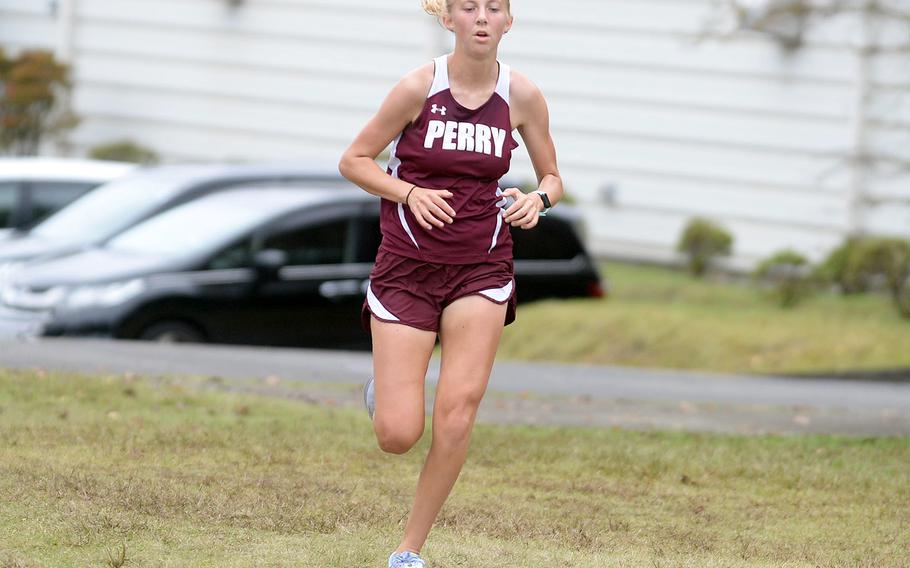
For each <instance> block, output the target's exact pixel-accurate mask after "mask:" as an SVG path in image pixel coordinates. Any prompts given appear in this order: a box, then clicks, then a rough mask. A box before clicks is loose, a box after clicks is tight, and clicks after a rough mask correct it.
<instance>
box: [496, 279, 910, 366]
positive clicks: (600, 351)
mask: <svg viewBox="0 0 910 568" xmlns="http://www.w3.org/2000/svg"><path fill="white" fill-rule="evenodd" d="M602 274H604V275H605V277H606V279H607V282H608V283H609V287H610V297H609V298H608V299H605V300H569V301H544V302H538V303H534V304H530V305H526V306H524V305H523V306H520V307H519V314H518V319H517V321H516V322H515V323H514V324H512V325H510V326H508V327H506V330H505V332H504V334H503V340H502V346H501V348H500V351H499V358H500V359H524V360H556V361H566V362H581V363H596V364H614V365H632V366H642V367H669V368H678V369H699V370H706V371H721V372H754V373H788V372H793V373H812V372H826V371H834V372H836V371H846V370H856V369H864V370H876V369H889V368H895V367H904V368H907V367H910V349H908V348H907V346H908V345H910V320H906V319H901V318H900V317H899V316H898V314H897V312H896V310H895V309H894V308H893V307H892V306H891V304H890V299H888V298H886V297H884V296H876V295H868V296H853V297H844V296H840V295H836V294H821V295H818V296H816V297H814V298H811V299H809V300H807V301H806V302H805V303H803V304H800V305H798V306H797V307H796V308H795V309H792V310H783V309H781V308H779V307H777V306H776V305H775V304H774V303H773V302H772V301H771V300H769V299H767V298H766V297H764V296H763V295H762V293H761V292H760V291H759V290H758V289H756V288H754V287H752V286H750V285H747V284H741V283H739V284H738V283H735V282H721V281H717V280H713V281H697V280H695V279H693V278H691V277H689V276H688V275H686V274H685V273H682V272H678V271H674V270H670V269H666V268H659V267H648V266H635V265H630V264H622V263H612V262H611V263H606V264H604V265H603V271H602ZM518 293H519V294H520V293H521V290H519V291H518Z"/></svg>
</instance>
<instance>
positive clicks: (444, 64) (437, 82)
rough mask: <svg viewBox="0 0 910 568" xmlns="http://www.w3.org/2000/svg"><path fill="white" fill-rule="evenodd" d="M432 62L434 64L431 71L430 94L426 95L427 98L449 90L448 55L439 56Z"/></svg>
mask: <svg viewBox="0 0 910 568" xmlns="http://www.w3.org/2000/svg"><path fill="white" fill-rule="evenodd" d="M433 61H434V62H435V63H436V65H435V67H434V71H433V86H431V87H430V94H428V95H427V98H430V97H432V96H433V95H435V94H437V93H441V92H443V91H445V90H446V89H448V88H449V54H448V53H447V54H445V55H440V56H439V57H437V58H436V59H434V60H433Z"/></svg>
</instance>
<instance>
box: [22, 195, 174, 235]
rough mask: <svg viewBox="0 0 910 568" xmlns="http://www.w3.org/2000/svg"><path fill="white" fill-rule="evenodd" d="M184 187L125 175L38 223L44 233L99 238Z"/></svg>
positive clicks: (36, 231) (35, 231)
mask: <svg viewBox="0 0 910 568" xmlns="http://www.w3.org/2000/svg"><path fill="white" fill-rule="evenodd" d="M179 190H180V187H179V185H178V184H176V183H173V182H171V183H168V182H167V181H166V180H156V181H151V180H140V179H123V180H116V181H112V182H110V183H107V184H104V185H102V186H101V187H98V188H97V189H94V190H92V191H89V192H88V193H87V194H85V195H83V196H82V197H80V198H78V199H76V200H75V201H73V202H72V203H70V204H69V205H67V206H66V207H64V208H63V209H61V210H60V211H58V212H56V213H54V214H53V215H51V216H50V217H48V218H47V219H45V220H44V221H42V222H40V223H38V224H37V225H35V226H34V227H33V228H32V230H31V232H32V233H33V234H36V235H38V236H41V237H48V238H52V239H60V240H67V241H70V242H77V243H78V242H83V243H90V242H98V241H102V240H104V239H107V238H108V237H110V236H112V235H115V234H117V233H119V232H120V231H122V230H123V229H125V228H126V227H129V226H130V225H132V224H133V223H135V222H136V220H137V219H140V218H142V217H143V216H145V215H146V214H148V212H149V211H151V210H153V209H154V208H155V207H157V206H159V205H161V204H162V203H164V202H165V201H167V200H168V199H170V197H171V196H173V195H174V194H175V193H177V192H178V191H179Z"/></svg>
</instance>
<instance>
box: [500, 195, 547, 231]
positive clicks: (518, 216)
mask: <svg viewBox="0 0 910 568" xmlns="http://www.w3.org/2000/svg"><path fill="white" fill-rule="evenodd" d="M503 193H505V192H503ZM519 193H520V194H521V197H520V198H518V200H517V201H516V202H515V204H514V205H512V206H511V207H509V208H508V209H506V211H505V213H504V215H503V220H504V221H505V222H506V223H510V224H511V225H512V226H513V227H520V226H523V225H526V224H528V223H530V222H531V221H534V224H536V223H537V215H538V212H539V209H538V208H537V207H536V203H535V201H534V199H536V198H537V196H536V195H529V194H525V193H521V192H519ZM532 226H533V225H532Z"/></svg>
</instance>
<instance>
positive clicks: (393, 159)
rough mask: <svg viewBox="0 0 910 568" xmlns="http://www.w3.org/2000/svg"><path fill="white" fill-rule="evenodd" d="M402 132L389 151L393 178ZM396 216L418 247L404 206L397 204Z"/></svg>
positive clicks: (394, 176)
mask: <svg viewBox="0 0 910 568" xmlns="http://www.w3.org/2000/svg"><path fill="white" fill-rule="evenodd" d="M402 134H404V132H400V133H399V134H398V136H397V137H396V138H395V140H394V141H393V142H392V149H391V150H390V151H389V169H390V170H391V171H392V173H391V175H392V177H393V178H397V177H398V166H400V165H401V160H400V159H399V158H398V156H396V155H395V151H396V150H397V149H398V141H399V140H401V135H402ZM398 218H399V219H400V220H401V226H402V227H404V231H405V232H406V233H407V234H408V236H409V237H411V242H412V243H414V246H415V247H417V248H420V245H418V244H417V239H415V238H414V233H413V232H412V231H411V227H410V225H408V220H407V219H406V218H405V216H404V206H403V205H402V204H401V203H399V204H398Z"/></svg>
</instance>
